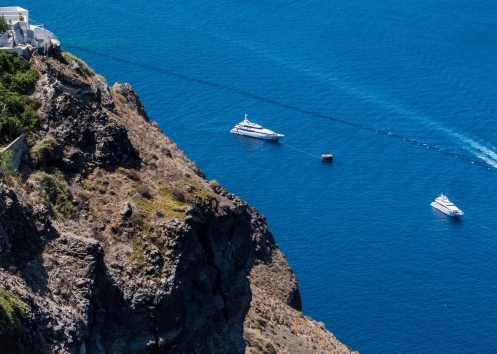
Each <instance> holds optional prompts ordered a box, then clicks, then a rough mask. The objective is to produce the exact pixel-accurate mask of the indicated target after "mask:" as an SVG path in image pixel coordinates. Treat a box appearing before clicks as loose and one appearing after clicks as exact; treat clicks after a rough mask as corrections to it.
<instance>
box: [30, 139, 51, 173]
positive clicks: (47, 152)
mask: <svg viewBox="0 0 497 354" xmlns="http://www.w3.org/2000/svg"><path fill="white" fill-rule="evenodd" d="M56 145H57V140H55V138H54V137H53V136H51V135H46V136H45V137H44V138H43V139H41V140H40V141H38V142H37V143H36V144H35V145H34V146H33V147H32V148H31V150H30V152H29V155H30V157H31V161H32V162H33V165H34V167H35V168H40V167H45V166H46V164H47V161H48V160H49V159H50V158H51V156H52V154H53V150H54V148H55V147H56Z"/></svg>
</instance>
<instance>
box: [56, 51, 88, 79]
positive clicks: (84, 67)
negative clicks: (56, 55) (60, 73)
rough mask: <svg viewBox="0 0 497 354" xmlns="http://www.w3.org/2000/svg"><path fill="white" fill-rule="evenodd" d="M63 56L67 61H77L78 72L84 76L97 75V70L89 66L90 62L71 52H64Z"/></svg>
mask: <svg viewBox="0 0 497 354" xmlns="http://www.w3.org/2000/svg"><path fill="white" fill-rule="evenodd" d="M62 58H64V60H65V62H66V63H70V62H75V63H76V64H77V71H78V73H79V74H80V75H81V76H83V77H84V78H88V77H92V76H95V72H94V71H93V70H92V69H91V68H90V67H89V66H88V64H86V63H85V62H84V61H82V60H81V59H79V58H78V57H75V56H74V55H72V54H71V53H68V52H63V53H62Z"/></svg>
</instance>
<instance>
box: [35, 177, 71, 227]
mask: <svg viewBox="0 0 497 354" xmlns="http://www.w3.org/2000/svg"><path fill="white" fill-rule="evenodd" d="M33 179H34V181H35V188H36V194H37V196H38V198H39V199H40V202H42V203H43V204H44V205H45V206H46V207H47V208H48V209H49V210H50V211H51V212H52V214H54V215H55V216H63V217H66V218H74V217H75V216H76V210H75V209H74V206H73V204H72V199H73V198H72V193H71V190H70V189H69V186H68V185H67V182H66V181H65V179H64V178H63V177H62V176H61V175H59V174H53V175H52V174H48V173H46V172H36V173H35V174H34V175H33Z"/></svg>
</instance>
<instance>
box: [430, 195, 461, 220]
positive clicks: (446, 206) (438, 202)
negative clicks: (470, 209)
mask: <svg viewBox="0 0 497 354" xmlns="http://www.w3.org/2000/svg"><path fill="white" fill-rule="evenodd" d="M430 205H431V206H432V207H434V208H435V209H437V210H440V211H441V212H442V213H444V214H446V215H449V216H462V215H464V213H463V211H462V210H461V209H459V208H458V207H456V206H455V205H454V203H452V202H451V201H450V200H449V198H447V197H446V196H445V195H443V194H440V195H439V196H438V197H436V198H435V200H434V201H433V202H431V204H430Z"/></svg>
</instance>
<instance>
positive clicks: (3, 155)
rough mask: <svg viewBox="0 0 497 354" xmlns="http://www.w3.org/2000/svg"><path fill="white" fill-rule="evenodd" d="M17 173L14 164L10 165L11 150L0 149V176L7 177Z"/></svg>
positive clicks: (4, 178)
mask: <svg viewBox="0 0 497 354" xmlns="http://www.w3.org/2000/svg"><path fill="white" fill-rule="evenodd" d="M16 174H17V171H16V169H15V168H14V165H12V151H0V178H1V179H3V180H6V179H9V178H10V177H13V176H14V175H16Z"/></svg>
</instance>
